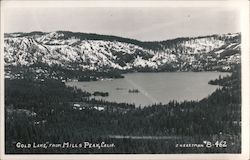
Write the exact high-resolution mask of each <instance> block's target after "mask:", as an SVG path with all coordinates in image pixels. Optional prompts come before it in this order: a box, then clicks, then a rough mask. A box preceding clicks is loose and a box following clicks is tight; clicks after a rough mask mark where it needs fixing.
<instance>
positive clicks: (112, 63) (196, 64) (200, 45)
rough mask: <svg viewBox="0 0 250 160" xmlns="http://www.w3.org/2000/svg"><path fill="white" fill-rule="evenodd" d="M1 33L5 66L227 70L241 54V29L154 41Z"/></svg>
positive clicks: (68, 34)
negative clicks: (238, 30) (236, 31)
mask: <svg viewBox="0 0 250 160" xmlns="http://www.w3.org/2000/svg"><path fill="white" fill-rule="evenodd" d="M4 36H5V38H4V61H5V66H6V67H11V66H32V65H36V64H44V65H47V66H49V67H53V66H57V67H60V68H63V69H67V70H81V71H86V70H92V71H105V70H120V71H129V72H134V71H214V70H216V71H229V70H231V68H232V67H233V65H235V64H239V63H240V57H241V53H240V52H241V51H240V50H241V49H240V48H241V35H240V33H234V34H222V35H209V36H202V37H186V38H177V39H171V40H166V41H158V42H142V41H138V40H134V39H128V38H122V37H117V36H109V35H98V34H88V33H79V32H69V31H57V32H50V33H45V32H30V33H6V34H5V35H4Z"/></svg>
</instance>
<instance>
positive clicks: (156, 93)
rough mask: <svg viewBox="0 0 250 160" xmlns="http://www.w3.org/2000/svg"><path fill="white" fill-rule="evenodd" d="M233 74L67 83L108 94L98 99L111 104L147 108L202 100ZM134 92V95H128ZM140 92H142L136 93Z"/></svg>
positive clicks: (149, 75) (176, 74)
mask: <svg viewBox="0 0 250 160" xmlns="http://www.w3.org/2000/svg"><path fill="white" fill-rule="evenodd" d="M229 74H230V73H222V72H163V73H162V72H161V73H128V74H124V76H125V78H122V79H113V80H101V81H92V82H67V83H66V85H67V86H75V87H77V88H80V89H82V90H84V91H88V92H90V93H94V92H95V91H101V92H108V93H109V96H108V97H100V96H95V98H96V99H103V100H106V101H111V102H126V103H134V104H135V105H136V106H139V105H141V106H145V105H150V104H155V103H163V104H166V103H168V102H169V101H170V100H177V101H184V100H201V99H202V98H205V97H207V96H208V95H209V94H211V93H212V92H214V91H215V90H216V89H217V88H219V86H215V85H210V84H208V82H209V80H212V79H216V78H218V77H219V75H221V76H225V75H229ZM129 90H130V91H131V90H134V92H133V91H132V92H129ZM135 90H138V91H139V92H136V91H135Z"/></svg>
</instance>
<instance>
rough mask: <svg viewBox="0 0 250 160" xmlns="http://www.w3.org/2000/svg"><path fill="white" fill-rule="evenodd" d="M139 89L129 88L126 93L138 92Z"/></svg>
mask: <svg viewBox="0 0 250 160" xmlns="http://www.w3.org/2000/svg"><path fill="white" fill-rule="evenodd" d="M139 92H140V91H139V90H138V89H129V90H128V93H139Z"/></svg>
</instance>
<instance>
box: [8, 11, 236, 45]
mask: <svg viewBox="0 0 250 160" xmlns="http://www.w3.org/2000/svg"><path fill="white" fill-rule="evenodd" d="M239 20H240V15H239V11H237V10H236V9H234V8H229V7H223V8H187V7H185V8H177V7H162V8H145V7H137V8H131V7H124V8H86V7H78V8H70V7H67V8H58V7H49V8H48V7H47V8H43V7H39V8H34V7H32V8H31V7H23V8H22V7H18V8H12V7H9V8H6V10H5V11H4V32H5V33H12V32H31V31H44V32H51V31H58V30H66V31H73V32H84V33H97V34H107V35H116V36H122V37H127V38H133V39H137V40H141V41H160V40H166V39H172V38H176V37H188V36H192V37H195V36H205V35H210V34H224V33H236V32H239V31H240V26H239V24H240V22H239Z"/></svg>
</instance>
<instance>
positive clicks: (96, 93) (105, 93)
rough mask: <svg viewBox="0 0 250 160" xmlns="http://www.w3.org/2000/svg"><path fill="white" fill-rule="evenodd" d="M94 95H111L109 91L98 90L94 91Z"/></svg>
mask: <svg viewBox="0 0 250 160" xmlns="http://www.w3.org/2000/svg"><path fill="white" fill-rule="evenodd" d="M93 96H101V97H108V96H109V93H108V92H100V91H96V92H94V93H93Z"/></svg>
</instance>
